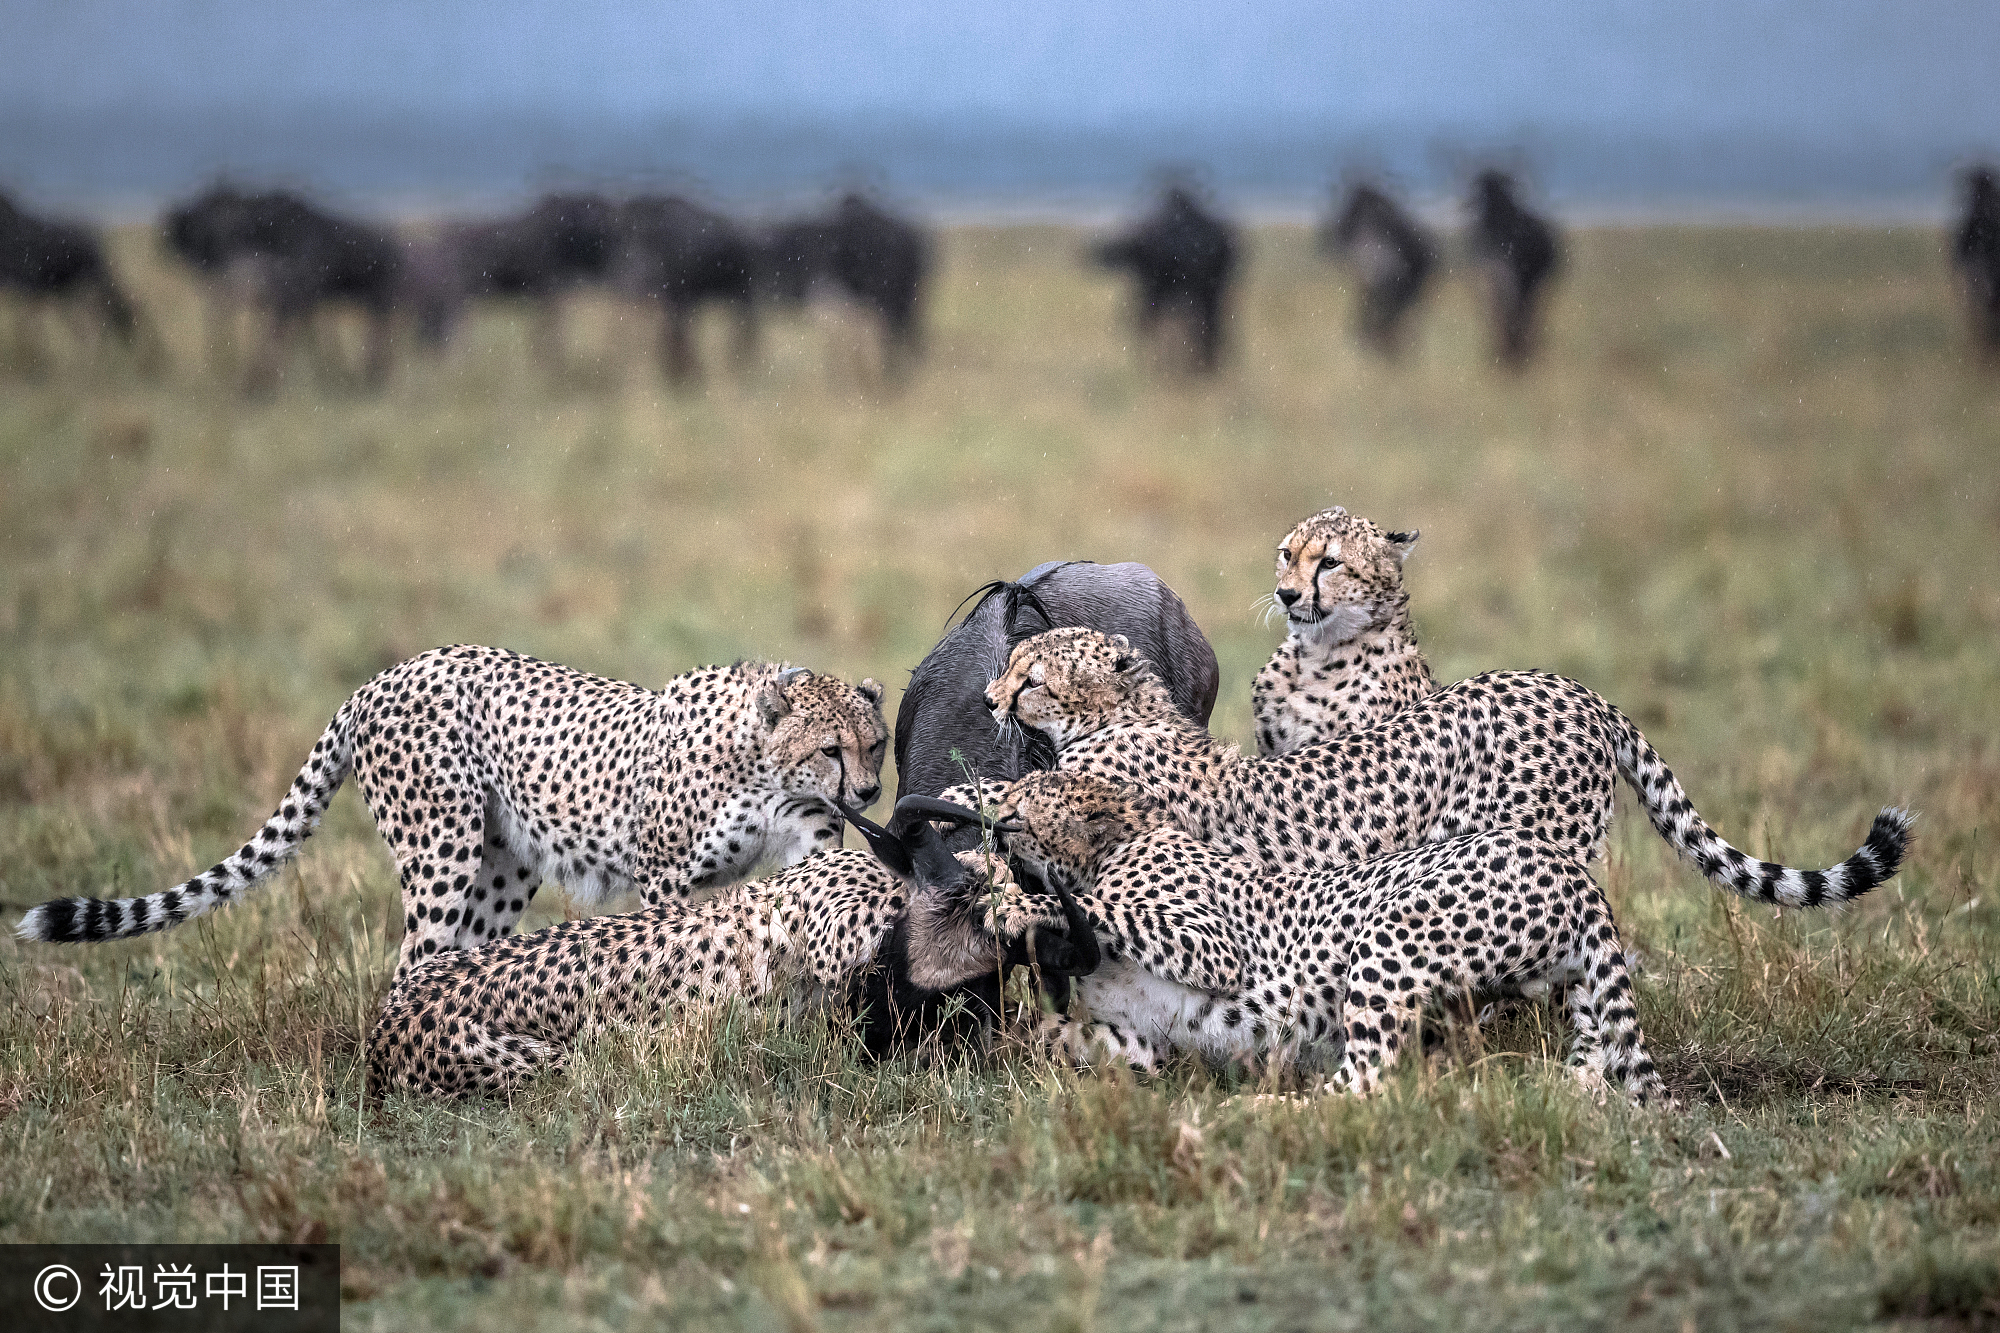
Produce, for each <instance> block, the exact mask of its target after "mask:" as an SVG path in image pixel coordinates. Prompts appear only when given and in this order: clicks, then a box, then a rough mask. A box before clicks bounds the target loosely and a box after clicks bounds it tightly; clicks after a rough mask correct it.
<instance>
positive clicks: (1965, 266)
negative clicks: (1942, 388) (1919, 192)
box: [1951, 165, 2000, 363]
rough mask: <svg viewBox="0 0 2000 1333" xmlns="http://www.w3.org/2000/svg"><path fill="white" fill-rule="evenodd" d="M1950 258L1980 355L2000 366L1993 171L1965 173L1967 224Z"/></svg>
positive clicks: (1998, 207)
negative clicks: (1962, 286) (1960, 285)
mask: <svg viewBox="0 0 2000 1333" xmlns="http://www.w3.org/2000/svg"><path fill="white" fill-rule="evenodd" d="M1951 255H1952V262H1953V263H1954V264H1955V265H1956V266H1957V268H1958V274H1959V278H1960V280H1961V281H1962V282H1963V283H1964V284H1965V298H1966V306H1967V311H1968V313H1969V314H1970V315H1971V317H1972V333H1973V338H1974V340H1975V341H1976V342H1977V343H1978V346H1979V351H1980V354H1981V356H1982V357H1984V358H1985V359H1986V360H1987V361H1989V362H1994V363H2000V182H1996V180H1995V178H1994V174H1993V169H1992V168H1991V167H1988V166H1983V165H1982V166H1976V167H1973V168H1972V169H1971V170H1969V171H1967V172H1966V173H1965V220H1964V221H1963V222H1961V223H1959V226H1958V235H1957V236H1955V237H1954V238H1953V239H1952V247H1951Z"/></svg>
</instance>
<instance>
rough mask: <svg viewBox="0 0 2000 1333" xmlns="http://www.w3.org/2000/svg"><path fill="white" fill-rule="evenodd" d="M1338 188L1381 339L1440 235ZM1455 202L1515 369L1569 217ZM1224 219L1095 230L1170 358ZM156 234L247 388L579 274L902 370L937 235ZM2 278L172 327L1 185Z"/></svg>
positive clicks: (1214, 361) (1227, 244) (647, 225)
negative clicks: (874, 355) (1112, 232)
mask: <svg viewBox="0 0 2000 1333" xmlns="http://www.w3.org/2000/svg"><path fill="white" fill-rule="evenodd" d="M1963 186H1964V203H1963V210H1964V211H1963V215H1962V220H1961V222H1960V223H1959V225H1958V227H1957V229H1956V230H1955V232H1954V234H1953V238H1952V247H1951V249H1952V260H1953V263H1954V266H1955V268H1956V269H1957V272H1958V275H1959V278H1960V281H1961V283H1962V285H1963V288H1964V291H1965V298H1966V302H1967V306H1968V311H1969V314H1970V317H1971V321H1972V328H1973V334H1974V339H1975V342H1976V344H1977V346H1978V348H1979V350H1980V353H1981V356H1982V358H1983V359H1984V360H1985V362H1986V363H1987V364H1989V365H1994V366H2000V183H1996V177H1995V172H1994V170H1993V168H1991V167H1988V166H1984V165H1980V166H1975V167H1972V168H1971V169H1969V170H1967V171H1966V172H1965V173H1964V177H1963ZM1341 194H1342V197H1340V198H1339V199H1338V201H1337V202H1338V206H1337V207H1336V209H1335V210H1334V212H1333V213H1332V214H1331V216H1329V217H1328V218H1327V220H1326V221H1325V222H1324V223H1323V225H1322V226H1321V227H1320V229H1319V232H1318V242H1319V247H1320V249H1321V251H1322V252H1323V253H1324V254H1326V255H1327V256H1328V257H1329V258H1330V259H1333V260H1335V261H1336V262H1338V263H1340V264H1342V265H1343V266H1344V267H1345V268H1346V269H1347V271H1348V272H1349V273H1350V275H1351V277H1352V279H1353V281H1354V283H1355V285H1356V287H1357V289H1358V291H1357V301H1356V321H1355V332H1356V336H1357V337H1358V338H1359V340H1360V341H1361V343H1362V344H1363V345H1364V346H1366V347H1367V348H1369V349H1370V350H1371V351H1373V352H1375V353H1377V354H1379V355H1380V356H1382V357H1384V358H1386V359H1390V360H1393V359H1394V358H1395V357H1396V355H1397V352H1398V350H1399V348H1400V347H1401V346H1402V343H1403V341H1404V338H1405V331H1406V329H1407V326H1408V324H1409V322H1410V320H1411V318H1412V316H1413V315H1414V314H1415V313H1416V311H1417V309H1418V307H1419V306H1420V305H1421V303H1422V300H1423V297H1424V294H1425V291H1426V290H1427V289H1428V288H1429V287H1430V286H1431V285H1432V284H1433V282H1434V281H1435V280H1436V278H1437V275H1438V272H1439V269H1440V266H1441V261H1442V259H1443V257H1444V254H1445V249H1444V246H1443V244H1442V243H1441V241H1440V239H1439V238H1438V236H1437V235H1436V234H1434V232H1433V231H1432V230H1431V229H1430V228H1428V227H1427V226H1425V225H1424V224H1423V223H1422V222H1421V221H1419V220H1418V219H1417V218H1416V217H1415V216H1414V215H1413V214H1412V213H1411V211H1410V210H1409V209H1408V208H1407V207H1406V206H1404V205H1403V204H1401V203H1399V202H1398V201H1397V200H1396V199H1395V198H1393V197H1392V196H1391V194H1390V193H1389V192H1388V190H1387V189H1386V188H1385V187H1384V186H1383V185H1382V184H1381V183H1379V182H1374V181H1359V182H1356V183H1353V184H1351V185H1349V186H1348V187H1346V188H1345V189H1344V191H1342V192H1341ZM1465 209H1466V214H1467V217H1468V226H1467V228H1466V232H1465V235H1464V237H1463V243H1462V254H1463V255H1464V257H1465V259H1466V260H1467V261H1468V264H1469V266H1470V270H1471V271H1472V272H1473V273H1475V274H1476V275H1477V277H1478V280H1479V281H1480V282H1481V284H1482V286H1483V287H1484V289H1485V296H1486V309H1487V315H1488V318H1489V319H1490V321H1491V325H1492V331H1493V332H1492V337H1493V351H1494V358H1495V361H1496V362H1497V363H1498V364H1499V365H1500V366H1502V367H1504V368H1506V369H1508V370H1520V369H1523V368H1524V367H1526V366H1527V365H1528V364H1529V362H1530V361H1531V360H1532V359H1533V357H1534V354H1535V349H1536V334H1537V330H1538V327H1539V323H1540V312H1541V309H1542V307H1543V305H1544V304H1545V302H1546V300H1547V297H1548V293H1549V289H1550V283H1551V280H1552V279H1553V278H1554V277H1555V276H1556V274H1557V273H1558V272H1559V271H1560V269H1561V266H1562V252H1563V246H1562V238H1561V234H1560V232H1559V231H1558V230H1557V228H1556V227H1555V226H1554V225H1553V224H1552V223H1551V222H1550V221H1549V220H1548V219H1547V218H1545V217H1543V216H1542V215H1541V214H1539V213H1537V212H1536V211H1535V210H1534V209H1531V208H1530V207H1528V206H1527V205H1526V204H1524V203H1523V202H1522V200H1521V190H1520V187H1519V186H1518V184H1517V183H1516V182H1515V181H1514V180H1513V178H1512V177H1510V176H1509V175H1508V174H1507V173H1505V172H1501V171H1495V170H1487V171H1482V172H1480V173H1479V174H1478V176H1477V177H1476V178H1475V179H1474V180H1473V182H1472V185H1471V188H1470V190H1469V192H1468V197H1467V199H1466V201H1465ZM1236 231H1237V229H1236V226H1235V225H1234V224H1233V223H1232V222H1230V221H1229V220H1228V219H1227V218H1225V217H1223V216H1221V215H1220V213H1219V211H1218V209H1217V208H1216V206H1215V205H1214V204H1213V202H1212V201H1206V200H1204V199H1203V198H1202V197H1201V196H1200V194H1199V192H1197V191H1196V190H1194V189H1192V188H1190V187H1189V186H1187V185H1185V184H1170V185H1168V186H1166V187H1165V188H1164V189H1163V190H1162V192H1161V195H1160V198H1159V201H1158V204H1157V206H1156V207H1155V208H1154V209H1153V211H1152V212H1151V213H1149V214H1148V215H1146V216H1145V217H1144V218H1142V219H1140V220H1139V221H1138V222H1136V223H1135V224H1133V225H1132V226H1131V227H1130V228H1128V229H1127V230H1125V231H1123V232H1121V233H1119V234H1118V235H1116V236H1113V237H1110V238H1108V239H1105V240H1103V241H1101V242H1099V243H1098V244H1096V245H1094V246H1093V247H1092V248H1091V250H1090V254H1089V257H1090V258H1091V259H1092V260H1093V261H1094V262H1095V263H1096V264H1098V265H1100V266H1103V267H1105V268H1110V269H1118V270H1124V271H1125V272H1127V273H1128V274H1129V276H1130V278H1131V281H1132V284H1133V289H1134V297H1135V302H1134V314H1133V321H1134V324H1135V326H1136V329H1137V332H1138V335H1139V338H1140V340H1141V342H1142V343H1144V344H1147V345H1150V346H1153V347H1154V348H1155V350H1156V351H1157V352H1159V353H1160V354H1161V357H1162V360H1163V361H1164V362H1165V363H1167V364H1169V365H1170V366H1171V367H1172V368H1173V369H1175V370H1177V371H1182V372H1186V373H1190V374H1196V375H1206V374H1212V373H1214V372H1215V371H1216V370H1217V369H1218V368H1219V367H1220V366H1221V364H1222V361H1223V354H1224V350H1225V347H1224V342H1225V333H1226V330H1227V327H1228V305H1229V294H1230V291H1231V288H1232V286H1233V285H1234V284H1235V283H1236V282H1238V281H1239V280H1240V278H1241V276H1242V271H1243V262H1242V247H1241V246H1240V244H1239V242H1238V239H1237V235H1236ZM160 237H161V243H162V245H163V247H164V249H165V250H166V252H167V253H168V254H170V255H171V256H172V257H173V258H174V259H175V260H177V261H179V262H180V263H181V264H182V265H184V266H185V268H186V269H187V270H188V271H189V272H190V273H191V274H192V275H193V276H194V277H195V278H196V279H197V280H198V281H199V282H200V283H201V285H202V288H203V291H204V295H205V298H206V302H207V306H208V312H209V338H208V343H209V353H208V354H209V358H210V361H211V364H212V367H213V368H215V369H217V370H218V371H221V369H222V366H223V363H224V361H225V360H229V359H232V357H233V343H234V340H235V339H234V335H235V332H236V331H237V330H239V329H241V328H243V327H244V326H245V322H246V320H247V323H248V327H249V328H250V329H251V333H250V335H249V338H250V343H251V346H250V347H249V348H248V349H247V351H246V352H245V353H244V355H243V356H242V358H241V361H240V368H238V369H235V370H231V371H228V372H224V373H231V374H235V375H237V376H238V377H239V378H240V381H241V384H242V386H243V387H244V389H245V390H246V391H249V392H252V393H256V392H264V391H268V390H269V389H271V388H272V387H273V386H274V385H275V384H276V383H277V381H278V379H279V378H280V376H281V375H282V373H283V369H284V366H285V365H286V363H287V362H288V360H289V359H290V358H292V357H293V356H294V355H295V353H296V351H297V350H298V346H299V344H300V342H301V340H302V339H304V340H308V341H311V340H313V339H314V337H315V327H316V319H317V317H318V316H319V315H320V313H321V312H322V311H325V310H329V309H332V308H337V307H343V306H344V307H347V308H350V309H358V310H359V311H360V312H361V313H362V315H363V316H364V318H365V323H366V328H367V336H366V351H365V353H364V361H363V365H362V367H361V368H360V371H359V377H360V379H361V380H362V381H363V382H364V383H366V384H367V385H370V386H379V385H381V384H383V383H384V382H386V380H387V379H388V377H389V374H390V371H391V366H392V360H393V350H394V348H395V345H396V336H397V329H398V328H399V327H402V328H404V329H406V330H407V331H408V334H409V336H410V338H411V339H412V341H413V342H414V343H415V345H416V346H417V347H418V348H419V349H420V350H421V351H423V352H425V353H429V354H436V353H437V352H439V351H441V350H442V349H444V348H446V347H447V346H448V345H449V344H450V343H451V341H452V339H453V336H454V334H455V332H456V331H457V330H458V329H459V328H460V327H461V325H462V324H463V322H464V319H465V316H466V313H467V312H468V310H470V309H471V308H472V307H473V305H474V304H475V303H486V302H513V303H518V304H522V305H525V306H526V307H528V309H529V310H530V311H531V312H532V315H531V330H532V331H531V334H530V339H529V341H530V347H531V349H532V350H531V355H532V356H533V357H534V358H535V359H536V360H537V361H539V362H541V363H542V365H543V367H544V368H545V369H550V370H555V369H559V368H560V367H561V364H562V361H563V357H564V351H563V348H564V342H563V335H562V310H563V304H564V301H565V299H566V298H568V297H570V296H572V295H574V294H576V293H579V292H582V291H585V290H595V291H598V292H601V293H604V294H607V295H611V296H613V297H616V298H619V299H622V300H624V301H626V302H628V303H630V304H632V305H634V306H638V307H642V308H643V307H657V310H658V319H659V328H660V343H659V360H660V369H661V373H662V375H663V376H664V377H665V379H666V380H667V382H668V383H670V384H674V385H684V384H688V383H692V382H694V381H696V380H698V379H699V378H700V375H701V365H700V359H699V356H698V353H697V348H696V339H695V336H694V330H695V321H696V318H697V316H698V315H699V314H700V312H701V311H702V309H703V308H705V307H709V306H714V307H719V308H721V309H723V310H725V311H727V312H728V315H729V317H730V318H731V320H732V321H733V326H734V336H733V339H732V350H733V358H734V360H735V361H736V362H737V364H738V366H739V367H743V366H747V365H748V364H750V363H751V362H752V361H753V360H754V357H755V355H756V351H757V345H758V328H759V322H760V318H761V317H763V316H764V315H766V314H767V313H769V312H777V311H783V310H795V309H798V308H799V307H801V306H803V305H804V304H805V303H807V302H808V301H809V300H811V299H814V298H815V297H820V296H829V297H835V298H838V299H841V300H843V301H844V302H845V303H847V304H848V305H849V306H850V307H852V308H854V309H857V310H859V311H860V312H862V313H863V314H864V315H865V316H866V317H867V318H868V319H869V320H870V321H871V322H872V323H874V324H875V325H876V327H877V331H878V334H879V338H880V342H881V373H882V376H883V378H884V380H885V381H887V382H889V383H891V384H893V383H896V382H900V381H901V380H902V379H904V378H905V377H906V376H908V375H909V374H910V373H911V371H912V370H913V368H914V366H915V364H916V361H917V359H918V357H919V356H920V354H921V352H922V349H923V338H922V330H923V294H924V287H925V283H926V280H927V279H928V277H929V276H930V273H931V270H932V267H933V259H934V252H935V246H934V244H933V242H932V240H931V238H930V235H929V234H928V232H927V230H926V229H925V228H924V227H923V226H921V225H920V224H918V223H916V222H914V221H912V220H910V219H908V218H905V217H901V216H898V215H897V214H896V213H895V212H893V211H891V210H890V209H888V208H886V207H885V206H884V205H883V204H882V203H880V202H879V201H877V200H874V199H871V198H869V197H867V196H866V195H863V194H860V193H849V194H846V195H844V196H843V197H841V198H839V199H838V200H837V201H835V202H834V203H833V204H832V205H831V206H830V207H828V208H826V209H825V210H824V211H822V212H818V213H814V214H809V215H806V216H800V217H790V218H783V219H778V220H775V221H771V220H765V221H752V220H747V219H742V218H736V217H730V216H727V215H725V214H723V213H721V212H718V211H716V210H714V209H712V208H709V207H706V206H704V205H702V204H700V203H697V202H695V201H693V200H690V199H687V198H684V197H681V196H679V195H671V194H665V195H656V194H636V195H630V196H627V197H623V198H613V197H611V196H609V195H606V194H602V193H596V192H569V193H551V194H547V195H544V196H543V197H542V198H540V199H538V200H537V201H535V202H534V203H533V204H532V205H531V206H530V207H528V208H527V209H526V210H525V211H523V212H520V213H518V214H514V215H511V216H502V217H485V218H454V219H446V220H444V221H441V222H438V223H435V224H433V225H429V226H425V227H423V228H420V229H398V228H393V227H391V226H389V225H388V224H386V223H382V222H378V221H373V220H367V219H360V218H351V217H345V216H342V215H340V214H338V213H336V212H333V211H331V210H329V209H327V208H325V207H324V206H322V205H320V204H317V203H315V202H313V201H311V200H309V199H306V198H304V197H302V196H301V195H299V194H297V193H295V192H292V191H289V190H281V189H272V190H263V191H247V190H244V189H241V188H239V187H237V186H235V185H232V184H229V183H226V182H225V183H217V184H215V185H212V186H210V187H209V188H208V189H206V190H205V191H204V192H202V193H201V194H200V195H198V196H196V197H194V198H192V199H188V200H184V201H182V202H179V203H177V204H175V205H173V206H172V207H170V208H169V209H168V210H167V211H166V214H165V216H164V217H163V218H162V220H161V224H160ZM0 291H6V292H10V293H12V294H14V295H16V296H18V297H21V298H24V299H25V304H26V308H27V309H26V312H25V317H26V318H36V317H37V312H38V311H39V309H40V308H43V307H47V308H50V309H52V310H56V311H58V312H60V316H61V317H62V318H64V319H66V320H67V321H69V323H70V324H71V326H72V327H73V328H74V329H76V330H77V331H78V333H79V335H80V336H81V337H83V338H84V339H86V340H94V341H99V342H101V341H102V340H103V339H105V338H108V339H110V340H112V341H115V342H116V343H117V344H119V345H120V346H122V347H123V348H126V349H129V350H130V351H131V353H132V354H134V355H135V356H136V357H138V358H139V360H140V363H141V364H142V365H143V366H145V367H147V368H148V369H152V370H157V369H158V368H159V367H160V366H161V365H162V364H163V363H164V351H163V346H164V345H163V343H162V342H161V340H160V338H159V336H158V334H157V333H156V332H155V330H154V328H153V326H152V323H151V322H150V321H149V320H148V319H147V317H146V314H145V312H144V311H143V310H142V309H141V308H140V307H139V306H138V305H137V304H136V303H135V302H134V300H133V299H132V297H131V296H130V295H129V294H128V292H127V291H126V290H125V289H124V288H123V287H121V286H120V284H119V282H118V280H117V277H116V275H115V274H114V273H113V271H112V268H111V265H110V263H109V261H108V259H107V257H106V254H105V249H104V246H103V244H102V242H101V240H100V239H99V236H98V234H97V232H96V230H95V229H94V228H92V227H91V226H89V225H87V224H84V223H80V222H75V221H70V220H64V219H55V218H46V217H41V216H37V215H35V214H33V213H30V212H28V211H26V210H24V209H22V208H21V207H20V206H18V205H17V204H16V203H15V202H14V201H13V200H12V199H10V198H8V197H7V196H6V195H4V194H0Z"/></svg>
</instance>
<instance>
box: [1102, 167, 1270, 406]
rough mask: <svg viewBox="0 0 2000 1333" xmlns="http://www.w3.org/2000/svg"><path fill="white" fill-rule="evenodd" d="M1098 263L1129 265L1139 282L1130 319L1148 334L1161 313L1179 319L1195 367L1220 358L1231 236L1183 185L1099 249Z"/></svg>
mask: <svg viewBox="0 0 2000 1333" xmlns="http://www.w3.org/2000/svg"><path fill="white" fill-rule="evenodd" d="M1096 258H1097V262H1098V263H1100V264H1103V265H1104V266H1106V267H1107V268H1122V269H1128V270H1130V272H1131V273H1132V276H1133V279H1134V280H1135V281H1136V283H1137V284H1138V304H1137V307H1136V313H1135V322H1136V324H1137V325H1138V329H1139V332H1140V335H1141V336H1142V337H1147V338H1151V337H1152V336H1154V335H1155V334H1156V333H1157V332H1158V330H1159V326H1160V321H1161V320H1162V318H1168V319H1174V320H1179V321H1181V322H1183V323H1184V324H1185V326H1186V328H1187V333H1188V337H1189V340H1190V343H1191V350H1192V352H1193V358H1194V360H1193V366H1194V369H1195V370H1197V371H1201V372H1203V373H1207V372H1210V371H1213V370H1215V369H1216V368H1217V367H1218V366H1219V365H1220V364H1221V361H1222V334H1223V328H1222V325H1223V314H1224V303H1225V301H1226V299H1227V297H1228V290H1229V283H1230V280H1231V279H1232V277H1233V276H1234V275H1235V271H1236V234H1235V229H1234V228H1233V227H1231V226H1230V225H1229V224H1228V223H1226V222H1224V221H1222V220H1221V219H1220V218H1217V217H1215V216H1214V215H1212V214H1211V213H1209V212H1208V211H1207V210H1206V209H1204V208H1203V207H1202V206H1201V204H1200V203H1199V202H1198V201H1196V199H1195V197H1194V196H1193V195H1192V194H1190V193H1189V192H1188V191H1187V190H1185V189H1181V188H1179V187H1175V188H1173V189H1169V190H1168V191H1167V192H1166V195H1165V196H1164V197H1163V198H1162V199H1161V201H1160V206H1159V207H1158V208H1157V209H1155V210H1154V212H1153V213H1152V215H1151V216H1150V217H1148V218H1147V219H1146V220H1145V221H1143V222H1141V223H1139V225H1138V226H1136V227H1134V228H1133V229H1132V230H1131V231H1129V232H1127V233H1125V234H1124V235H1123V236H1120V237H1118V238H1117V239H1115V240H1111V241H1107V242H1105V243H1104V244H1102V245H1100V246H1098V247H1097V250H1096Z"/></svg>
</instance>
